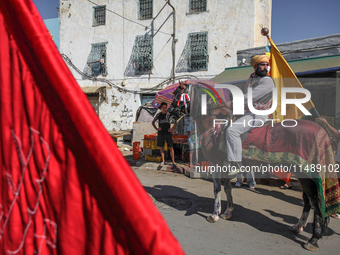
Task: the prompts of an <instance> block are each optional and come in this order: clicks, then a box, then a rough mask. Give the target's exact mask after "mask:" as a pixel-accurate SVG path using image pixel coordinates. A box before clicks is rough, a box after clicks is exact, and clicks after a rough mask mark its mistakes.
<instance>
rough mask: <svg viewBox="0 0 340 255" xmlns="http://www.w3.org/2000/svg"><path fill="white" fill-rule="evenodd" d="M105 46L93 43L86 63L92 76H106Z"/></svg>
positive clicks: (104, 44)
mask: <svg viewBox="0 0 340 255" xmlns="http://www.w3.org/2000/svg"><path fill="white" fill-rule="evenodd" d="M106 44H107V42H104V43H93V44H92V45H91V46H92V48H91V52H90V55H89V56H88V58H87V63H88V65H89V66H90V67H91V72H92V76H98V75H107V68H106Z"/></svg>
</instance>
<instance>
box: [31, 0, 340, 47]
mask: <svg viewBox="0 0 340 255" xmlns="http://www.w3.org/2000/svg"><path fill="white" fill-rule="evenodd" d="M225 1H227V0H225ZM237 1H239V0H237ZM33 2H34V3H35V4H36V6H37V8H38V10H39V12H40V14H41V15H42V17H43V19H51V18H57V9H56V8H57V7H58V6H59V0H33ZM272 3H273V6H272V27H271V31H270V35H271V37H272V39H273V41H274V42H275V43H276V44H279V43H284V42H292V41H298V40H303V39H308V38H314V37H320V36H326V35H332V34H340V14H339V11H340V0H322V1H320V0H272Z"/></svg>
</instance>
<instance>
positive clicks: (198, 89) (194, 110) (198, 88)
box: [190, 83, 226, 119]
mask: <svg viewBox="0 0 340 255" xmlns="http://www.w3.org/2000/svg"><path fill="white" fill-rule="evenodd" d="M202 88H203V89H202ZM206 90H208V91H209V92H210V94H207V93H206ZM203 94H206V95H207V114H209V112H211V111H212V110H214V109H215V108H218V107H220V106H221V103H220V101H219V98H218V97H217V96H216V94H215V93H213V91H212V90H211V89H209V87H207V86H206V85H204V83H196V84H194V85H193V86H192V87H191V92H190V100H191V103H190V116H191V117H193V118H194V119H195V117H199V116H201V112H202V99H201V98H202V95H203ZM212 97H213V98H212ZM220 99H221V102H222V105H223V106H225V105H226V102H225V100H224V98H223V97H220ZM215 102H216V104H215Z"/></svg>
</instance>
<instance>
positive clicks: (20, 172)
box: [0, 0, 183, 254]
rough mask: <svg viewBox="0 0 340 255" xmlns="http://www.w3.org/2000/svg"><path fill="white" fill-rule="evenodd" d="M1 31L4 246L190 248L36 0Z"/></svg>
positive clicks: (9, 250)
mask: <svg viewBox="0 0 340 255" xmlns="http://www.w3.org/2000/svg"><path fill="white" fill-rule="evenodd" d="M0 36H1V38H0V84H1V87H0V100H1V101H0V103H1V110H0V121H1V137H0V146H1V147H0V160H1V177H0V253H1V254H35V253H34V252H36V253H37V254H130V253H131V254H183V251H182V249H181V247H180V245H179V243H178V241H177V240H176V239H175V238H174V236H173V235H172V234H171V232H170V230H169V228H168V226H167V224H166V222H165V221H164V219H163V217H162V216H161V214H160V213H159V211H158V210H157V209H156V208H155V206H154V205H153V203H152V201H151V199H150V198H149V196H148V194H147V193H146V192H145V191H144V189H143V187H142V186H141V184H140V183H139V181H138V179H137V178H136V176H135V175H134V173H133V172H132V170H131V169H130V167H129V165H128V164H127V162H126V161H125V159H124V157H123V156H122V155H121V153H120V152H119V150H118V149H117V147H116V146H115V144H114V142H113V140H112V139H111V137H110V136H109V135H108V133H107V131H106V130H105V128H104V127H103V125H102V124H101V122H100V120H99V119H98V117H97V116H96V114H95V112H94V110H93V109H92V107H91V105H90V104H89V102H88V100H87V98H86V96H85V94H84V93H83V92H82V91H81V89H80V88H79V86H78V84H77V83H76V81H75V80H74V78H73V76H72V74H71V73H70V71H69V70H68V68H67V66H66V65H65V63H64V61H63V60H62V58H61V56H60V54H59V52H58V50H57V48H56V47H55V45H54V43H53V41H52V40H51V37H50V35H49V33H48V31H47V29H46V27H45V25H44V23H43V20H42V19H41V17H40V15H39V13H38V11H37V9H36V7H35V5H34V4H33V3H32V2H31V1H30V0H10V1H0Z"/></svg>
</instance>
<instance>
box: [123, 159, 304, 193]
mask: <svg viewBox="0 0 340 255" xmlns="http://www.w3.org/2000/svg"><path fill="white" fill-rule="evenodd" d="M126 161H127V162H128V163H129V164H130V166H135V167H143V168H147V169H153V170H157V168H158V166H159V163H156V162H148V161H144V160H131V159H126ZM159 171H166V172H171V173H178V174H184V175H185V176H187V177H189V178H190V179H212V176H211V173H210V172H196V171H195V169H190V168H189V167H188V166H186V165H182V164H177V166H176V167H173V166H172V165H171V164H169V162H168V163H166V164H165V165H164V166H163V167H162V168H161V169H159ZM235 177H236V175H235ZM255 181H256V183H257V184H263V185H268V186H272V187H280V186H282V185H283V184H284V183H285V182H284V181H283V180H281V179H277V178H273V177H267V178H256V179H255ZM292 185H293V190H301V189H302V188H301V185H300V182H299V181H298V180H297V179H292Z"/></svg>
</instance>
